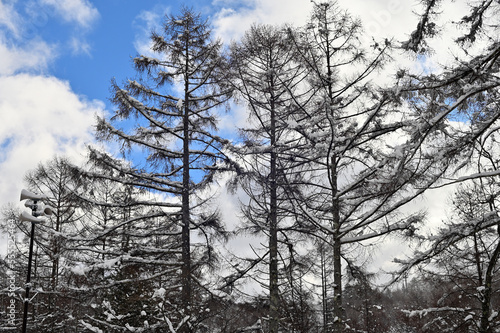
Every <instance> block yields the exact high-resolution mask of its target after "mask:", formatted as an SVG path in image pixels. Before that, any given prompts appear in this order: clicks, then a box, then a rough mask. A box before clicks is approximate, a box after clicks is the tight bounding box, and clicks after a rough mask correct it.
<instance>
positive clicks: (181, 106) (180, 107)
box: [176, 98, 184, 111]
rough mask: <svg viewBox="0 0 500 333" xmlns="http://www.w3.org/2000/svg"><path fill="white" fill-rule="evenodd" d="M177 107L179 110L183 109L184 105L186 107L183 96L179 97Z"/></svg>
mask: <svg viewBox="0 0 500 333" xmlns="http://www.w3.org/2000/svg"><path fill="white" fill-rule="evenodd" d="M176 107H177V109H178V110H179V111H182V109H183V107H184V100H183V99H182V98H179V100H178V101H177V105H176Z"/></svg>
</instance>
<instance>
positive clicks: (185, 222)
mask: <svg viewBox="0 0 500 333" xmlns="http://www.w3.org/2000/svg"><path fill="white" fill-rule="evenodd" d="M188 55H189V48H188V46H187V44H186V63H185V66H186V67H185V72H186V73H189V71H188V69H189V62H188V59H189V56H188ZM188 91H189V80H188V78H187V77H186V78H185V81H184V117H183V129H184V131H183V154H184V156H183V160H182V166H183V172H182V236H181V237H182V273H181V274H182V275H181V280H182V307H183V310H184V316H190V315H191V238H190V237H191V235H190V207H189V187H190V175H189V168H190V163H189V138H190V135H189V133H190V131H189V93H188ZM183 327H184V328H183V329H181V331H182V332H189V331H190V330H189V328H188V325H183Z"/></svg>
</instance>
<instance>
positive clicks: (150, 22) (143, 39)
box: [134, 5, 170, 56]
mask: <svg viewBox="0 0 500 333" xmlns="http://www.w3.org/2000/svg"><path fill="white" fill-rule="evenodd" d="M169 11H170V8H169V7H167V6H162V5H156V6H155V7H154V8H153V9H151V10H144V11H142V12H140V13H139V15H137V16H136V18H135V19H134V26H135V27H136V29H137V32H136V35H135V40H134V47H135V49H136V50H137V52H138V53H139V54H142V55H148V56H153V53H152V52H151V32H153V31H157V32H160V29H161V24H162V20H163V19H164V18H165V14H167V13H168V12H169Z"/></svg>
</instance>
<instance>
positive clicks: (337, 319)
mask: <svg viewBox="0 0 500 333" xmlns="http://www.w3.org/2000/svg"><path fill="white" fill-rule="evenodd" d="M330 168H331V182H332V216H333V332H335V333H340V332H342V327H343V318H344V310H343V307H342V257H341V242H340V241H341V236H340V210H339V201H338V198H337V160H336V158H335V157H332V159H331V166H330Z"/></svg>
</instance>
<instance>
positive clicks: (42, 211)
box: [19, 190, 52, 333]
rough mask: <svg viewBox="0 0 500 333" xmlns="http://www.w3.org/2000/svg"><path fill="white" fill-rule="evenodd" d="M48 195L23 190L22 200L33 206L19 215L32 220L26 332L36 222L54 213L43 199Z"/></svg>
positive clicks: (24, 326)
mask: <svg viewBox="0 0 500 333" xmlns="http://www.w3.org/2000/svg"><path fill="white" fill-rule="evenodd" d="M26 199H27V200H26ZM46 199H47V196H45V195H39V194H35V193H32V192H29V191H27V190H22V191H21V201H23V200H26V203H25V204H24V205H25V206H26V207H28V208H31V215H29V214H28V213H27V212H22V214H21V215H20V216H19V219H20V220H21V221H26V222H31V234H30V249H29V255H28V275H27V277H26V294H25V297H24V313H23V327H22V330H21V332H22V333H26V328H27V322H28V303H29V298H30V288H31V260H32V258H33V238H34V236H35V224H37V223H41V222H43V220H42V219H40V218H39V216H48V215H52V208H51V207H50V206H47V205H44V203H43V200H46Z"/></svg>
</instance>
